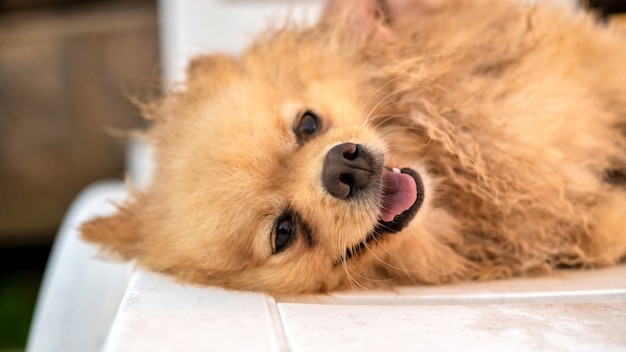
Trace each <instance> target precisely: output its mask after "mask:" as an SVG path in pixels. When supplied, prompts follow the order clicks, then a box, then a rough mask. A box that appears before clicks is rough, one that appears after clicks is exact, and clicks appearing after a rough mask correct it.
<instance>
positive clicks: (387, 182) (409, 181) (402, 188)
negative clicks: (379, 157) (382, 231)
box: [380, 170, 417, 222]
mask: <svg viewBox="0 0 626 352" xmlns="http://www.w3.org/2000/svg"><path fill="white" fill-rule="evenodd" d="M416 199H417V186H416V185H415V180H414V179H413V177H411V176H409V175H407V174H401V173H394V172H391V171H387V170H384V171H383V207H382V215H381V217H380V219H381V220H382V221H385V222H388V221H391V220H393V218H395V217H396V215H399V214H402V213H403V212H404V211H405V210H408V209H409V208H410V207H411V205H413V203H415V200H416Z"/></svg>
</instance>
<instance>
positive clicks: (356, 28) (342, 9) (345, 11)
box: [320, 0, 454, 42]
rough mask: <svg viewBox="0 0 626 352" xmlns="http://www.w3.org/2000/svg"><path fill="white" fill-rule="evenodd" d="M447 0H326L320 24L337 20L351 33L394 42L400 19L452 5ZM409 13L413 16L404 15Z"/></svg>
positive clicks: (451, 2) (415, 17)
mask: <svg viewBox="0 0 626 352" xmlns="http://www.w3.org/2000/svg"><path fill="white" fill-rule="evenodd" d="M453 3H454V2H453V1H451V0H328V1H327V2H326V6H325V8H324V10H323V11H322V16H321V19H320V21H321V23H325V22H334V23H335V26H336V25H337V23H340V24H341V25H342V26H344V27H343V29H346V31H345V32H346V33H347V34H348V35H351V36H353V37H354V36H357V37H359V36H367V35H369V36H373V37H374V38H375V39H378V40H382V41H388V42H389V41H396V40H397V39H398V38H397V36H396V33H395V32H394V26H395V24H396V22H397V20H398V21H399V20H400V19H401V18H405V19H406V18H407V17H408V18H411V19H412V20H416V19H417V18H419V16H420V15H421V16H427V15H429V14H430V13H432V12H435V11H439V10H440V9H442V8H444V7H446V6H451V5H454V4H453ZM407 13H412V14H414V15H417V16H413V15H411V16H407Z"/></svg>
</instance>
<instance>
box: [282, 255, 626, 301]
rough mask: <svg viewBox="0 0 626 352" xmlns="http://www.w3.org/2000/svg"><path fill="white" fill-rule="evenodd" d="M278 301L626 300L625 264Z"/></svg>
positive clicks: (284, 298)
mask: <svg viewBox="0 0 626 352" xmlns="http://www.w3.org/2000/svg"><path fill="white" fill-rule="evenodd" d="M278 299H279V300H280V301H281V302H301V303H305V302H318V303H340V304H494V303H568V302H597V301H607V300H624V301H626V265H621V266H617V267H611V268H604V269H600V270H563V271H558V272H556V273H554V274H553V275H552V276H548V277H536V278H518V279H513V280H501V281H488V282H468V283H462V284H458V285H447V286H419V285H417V286H405V287H397V288H395V289H394V290H388V291H364V292H359V293H357V294H355V293H354V292H335V293H330V294H328V295H324V296H283V297H279V298H278Z"/></svg>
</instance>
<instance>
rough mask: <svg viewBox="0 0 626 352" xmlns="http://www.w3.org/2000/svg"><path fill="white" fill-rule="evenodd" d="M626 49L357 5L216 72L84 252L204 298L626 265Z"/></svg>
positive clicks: (619, 36) (529, 26) (523, 23)
mask: <svg viewBox="0 0 626 352" xmlns="http://www.w3.org/2000/svg"><path fill="white" fill-rule="evenodd" d="M625 65H626V36H625V35H624V33H621V32H619V31H618V30H616V29H612V28H611V26H610V25H609V24H606V23H600V22H599V21H598V20H597V18H595V17H594V16H593V15H590V14H588V13H586V12H585V11H582V10H574V9H566V8H564V7H562V6H559V5H555V4H552V3H548V2H542V3H536V2H529V1H516V0H509V1H505V0H481V1H475V0H441V1H433V0H413V1H409V0H385V1H375V0H349V1H348V0H336V1H331V2H330V3H329V4H328V5H327V7H326V10H325V11H324V14H323V16H322V19H321V20H320V21H319V23H317V24H316V25H314V26H312V27H304V26H299V25H297V24H293V23H286V24H285V25H284V26H282V27H281V28H274V29H269V30H268V31H266V32H264V33H262V34H261V35H260V36H259V37H258V38H257V39H256V41H255V42H253V43H252V44H251V45H250V47H249V48H248V49H247V50H246V51H245V53H243V54H242V56H240V57H230V56H227V55H220V54H215V55H209V56H203V57H199V58H196V59H195V60H194V61H193V62H192V63H191V64H190V66H189V68H188V72H187V73H188V78H187V80H186V82H185V84H184V87H181V88H180V89H178V90H175V91H172V92H170V93H168V94H167V96H165V97H163V98H161V99H158V100H157V101H154V102H152V103H150V104H149V106H147V108H146V111H147V114H146V115H147V116H148V118H151V119H152V120H153V124H152V126H151V128H150V129H149V131H148V132H147V138H148V139H149V140H150V141H151V142H152V143H153V144H154V146H155V149H156V164H157V169H156V173H155V175H154V179H153V183H152V184H151V186H149V187H148V188H147V189H143V190H131V196H130V198H129V199H128V200H127V201H126V202H125V203H123V204H120V205H119V211H118V212H117V213H116V214H114V215H112V216H109V217H103V218H98V219H95V220H93V221H90V222H88V223H86V224H84V225H83V227H82V233H83V237H84V238H85V239H86V240H88V241H91V242H97V243H99V244H100V245H102V246H103V247H104V248H105V249H106V250H107V251H109V252H113V253H117V254H118V255H119V256H120V257H121V258H122V259H126V260H129V259H134V260H136V263H137V265H139V266H143V267H147V268H150V269H152V270H155V271H158V272H163V273H167V274H170V275H172V276H173V277H175V278H176V279H178V280H179V281H182V282H188V283H195V284H201V285H219V286H223V287H226V288H232V289H241V290H256V291H264V292H268V293H296V292H325V291H329V290H335V289H343V288H350V287H368V288H370V287H381V286H383V287H385V286H389V285H398V284H402V285H406V284H443V283H450V282H456V281H459V280H487V279H501V278H508V277H512V276H521V275H539V274H548V273H550V272H551V271H552V270H553V269H555V268H560V267H577V268H592V267H601V266H608V265H615V264H617V263H619V262H620V261H621V260H623V259H624V258H625V256H626V66H625Z"/></svg>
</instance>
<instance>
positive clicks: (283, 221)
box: [272, 214, 296, 254]
mask: <svg viewBox="0 0 626 352" xmlns="http://www.w3.org/2000/svg"><path fill="white" fill-rule="evenodd" d="M295 232H296V225H295V222H294V219H293V216H291V215H290V214H285V215H283V216H281V217H280V218H279V219H278V221H277V222H276V227H275V228H274V241H273V242H274V243H273V251H272V254H277V253H280V252H282V251H284V250H285V249H287V247H289V245H290V244H291V243H292V242H293V239H294V237H295V236H294V235H295Z"/></svg>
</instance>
